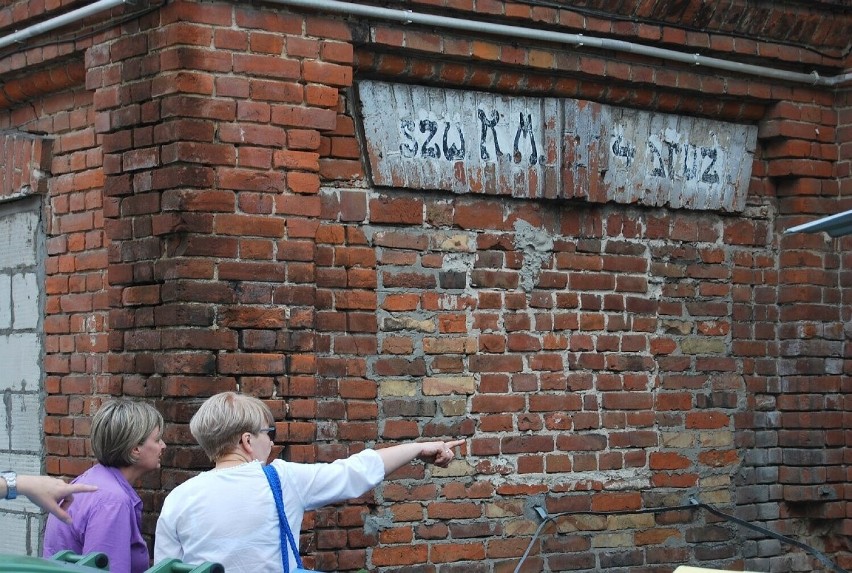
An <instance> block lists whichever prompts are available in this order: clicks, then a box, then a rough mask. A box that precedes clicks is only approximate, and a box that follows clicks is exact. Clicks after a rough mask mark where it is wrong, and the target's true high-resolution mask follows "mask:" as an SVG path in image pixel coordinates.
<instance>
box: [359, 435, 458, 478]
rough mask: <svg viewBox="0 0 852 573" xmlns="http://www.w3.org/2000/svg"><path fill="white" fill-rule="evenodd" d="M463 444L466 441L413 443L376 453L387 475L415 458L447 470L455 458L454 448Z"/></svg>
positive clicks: (380, 450) (383, 449)
mask: <svg viewBox="0 0 852 573" xmlns="http://www.w3.org/2000/svg"><path fill="white" fill-rule="evenodd" d="M462 444H464V440H453V441H451V442H440V441H438V442H411V443H408V444H399V445H396V446H391V447H389V448H382V449H379V450H376V452H377V453H378V454H379V456H380V457H381V458H382V462H383V463H384V464H385V475H388V474H392V473H393V472H395V471H396V470H398V469H399V468H401V467H402V466H404V465H405V464H407V463H409V462H410V461H411V460H413V459H414V458H419V459H421V460H423V461H426V462H431V463H433V464H435V465H436V466H439V467H442V468H445V467H447V466H448V465H449V464H450V462H451V461H452V459H453V457H454V454H453V448H455V447H456V446H461V445H462Z"/></svg>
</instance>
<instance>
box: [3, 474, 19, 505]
mask: <svg viewBox="0 0 852 573" xmlns="http://www.w3.org/2000/svg"><path fill="white" fill-rule="evenodd" d="M0 477H2V478H3V479H4V480H6V499H15V498H16V497H18V489H17V485H18V479H17V475H16V474H15V472H2V473H0Z"/></svg>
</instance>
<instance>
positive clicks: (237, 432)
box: [189, 392, 275, 461]
mask: <svg viewBox="0 0 852 573" xmlns="http://www.w3.org/2000/svg"><path fill="white" fill-rule="evenodd" d="M274 423H275V417H274V416H273V415H272V410H270V409H269V406H267V405H266V404H264V403H263V402H261V401H260V400H259V399H257V398H255V397H254V396H247V395H245V394H237V393H236V392H220V393H219V394H216V395H214V396H211V397H209V398H207V400H205V401H204V403H203V404H201V407H200V408H199V409H198V411H197V412H196V413H195V415H193V416H192V419H191V420H190V421H189V431H190V432H192V437H193V438H195V441H197V442H198V444H199V445H200V446H201V447H202V449H203V450H204V453H206V454H207V457H209V458H210V460H211V461H216V460H217V459H219V458H220V457H222V456H224V455H225V454H227V453H229V452H230V451H231V450H233V449H234V447H235V446H236V445H237V443H239V438H240V436H241V435H242V434H243V433H244V432H251V433H252V434H254V433H257V432H258V431H259V430H260V429H261V428H265V427H268V426H271V425H273V424H274Z"/></svg>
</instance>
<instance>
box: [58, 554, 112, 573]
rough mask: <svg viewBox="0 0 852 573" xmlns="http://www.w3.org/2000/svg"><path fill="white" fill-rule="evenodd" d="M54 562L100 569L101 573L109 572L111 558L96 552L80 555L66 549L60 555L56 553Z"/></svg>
mask: <svg viewBox="0 0 852 573" xmlns="http://www.w3.org/2000/svg"><path fill="white" fill-rule="evenodd" d="M50 558H51V559H53V560H54V561H62V562H65V563H76V564H77V565H82V566H85V567H92V568H94V569H100V570H101V571H109V557H107V554H106V553H100V552H99V551H94V552H92V553H86V554H85V555H78V554H76V553H74V552H73V551H71V550H69V549H66V550H65V551H60V552H59V553H54V554H53V555H52V556H51V557H50Z"/></svg>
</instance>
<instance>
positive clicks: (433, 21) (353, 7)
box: [266, 0, 852, 87]
mask: <svg viewBox="0 0 852 573" xmlns="http://www.w3.org/2000/svg"><path fill="white" fill-rule="evenodd" d="M266 1H267V2H270V3H272V4H284V5H287V6H297V7H300V8H310V9H313V10H317V11H321V12H336V13H339V14H349V15H352V16H363V17H366V18H375V19H380V20H392V21H396V22H402V23H404V24H422V25H424V26H436V27H439V28H449V29H453V30H465V31H468V32H476V33H480V34H493V35H498V36H508V37H510V38H524V39H527V40H537V41H546V42H556V43H559V44H570V45H574V46H578V47H579V46H587V47H592V48H599V49H603V50H614V51H618V52H630V53H632V54H641V55H643V56H649V57H652V58H660V59H663V60H670V61H676V62H682V63H685V64H691V65H695V66H705V67H708V68H714V69H720V70H727V71H730V72H736V73H740V74H746V75H752V76H761V77H767V78H774V79H778V80H783V81H789V82H796V83H804V84H809V85H818V86H827V87H834V86H838V85H841V84H845V83H847V82H852V72H845V73H843V74H841V75H839V76H820V75H819V74H818V73H817V72H815V71H814V72H812V73H810V74H802V73H798V72H791V71H787V70H779V69H774V68H767V67H763V66H754V65H751V64H743V63H739V62H731V61H728V60H723V59H720V58H711V57H708V56H701V55H699V54H687V53H684V52H678V51H675V50H668V49H665V48H655V47H653V46H646V45H643V44H635V43H632V42H625V41H623V40H612V39H609V38H595V37H592V36H585V35H583V34H568V33H564V32H552V31H548V30H538V29H533V28H525V27H521V26H508V25H505V24H493V23H489V22H480V21H476V20H464V19H460V18H450V17H447V16H436V15H432V14H422V13H418V12H413V11H411V10H397V9H392V8H380V7H377V6H363V5H360V4H352V3H349V2H339V1H338V0H266Z"/></svg>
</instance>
